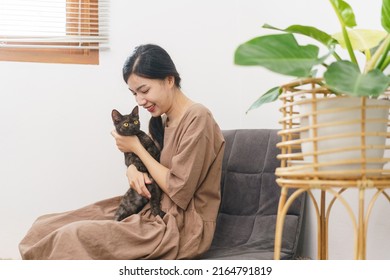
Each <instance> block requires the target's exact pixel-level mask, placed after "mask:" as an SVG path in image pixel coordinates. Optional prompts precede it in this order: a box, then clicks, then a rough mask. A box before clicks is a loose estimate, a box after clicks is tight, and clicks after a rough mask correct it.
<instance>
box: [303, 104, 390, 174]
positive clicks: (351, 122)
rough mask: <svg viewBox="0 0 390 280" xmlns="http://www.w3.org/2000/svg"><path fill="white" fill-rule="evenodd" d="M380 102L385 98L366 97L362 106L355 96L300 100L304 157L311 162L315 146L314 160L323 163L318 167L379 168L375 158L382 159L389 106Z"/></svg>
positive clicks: (326, 168) (344, 168) (323, 169)
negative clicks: (301, 101)
mask: <svg viewBox="0 0 390 280" xmlns="http://www.w3.org/2000/svg"><path fill="white" fill-rule="evenodd" d="M384 102H386V103H388V102H389V101H387V100H386V101H385V100H377V99H366V100H365V105H364V107H362V100H361V98H358V97H329V98H322V99H317V100H316V101H315V104H314V103H313V102H312V100H308V101H307V102H306V103H303V104H301V105H300V106H299V107H300V113H301V119H300V122H301V126H302V129H304V130H302V131H301V133H300V138H301V140H302V141H303V142H302V152H303V154H304V155H305V156H304V161H305V162H313V153H314V151H315V150H316V154H317V160H318V162H319V163H326V165H324V166H321V167H319V169H318V170H320V171H325V170H326V171H331V170H340V169H343V170H356V169H360V168H361V165H362V164H364V165H365V168H367V169H382V168H383V164H384V162H383V161H382V162H381V161H379V162H378V161H376V159H382V158H383V155H384V151H385V142H386V130H387V117H388V108H389V107H388V105H387V106H383V104H384ZM362 123H364V125H362ZM314 138H315V139H314ZM313 140H315V142H314V141H313ZM314 145H316V148H315V147H314ZM362 146H363V147H364V150H362ZM362 153H364V155H362ZM362 158H365V161H364V162H362Z"/></svg>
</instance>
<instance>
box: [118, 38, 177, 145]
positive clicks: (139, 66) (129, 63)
mask: <svg viewBox="0 0 390 280" xmlns="http://www.w3.org/2000/svg"><path fill="white" fill-rule="evenodd" d="M131 74H135V75H137V76H140V77H144V78H148V79H158V80H164V79H165V78H167V77H169V76H173V77H174V79H175V85H176V86H177V87H178V88H180V81H181V78H180V75H179V73H178V72H177V70H176V66H175V64H174V63H173V61H172V59H171V57H170V56H169V54H168V53H167V52H166V51H165V50H164V49H163V48H161V47H160V46H157V45H153V44H147V45H140V46H138V47H136V48H135V49H134V52H133V53H132V55H130V56H129V57H128V58H127V59H126V61H125V64H124V65H123V79H124V80H125V83H127V81H128V80H129V77H130V75H131ZM149 133H150V134H151V136H152V138H153V139H154V140H155V141H156V142H157V143H158V144H159V145H160V148H161V149H162V148H163V145H164V127H163V123H162V119H161V116H160V117H152V118H151V119H150V121H149Z"/></svg>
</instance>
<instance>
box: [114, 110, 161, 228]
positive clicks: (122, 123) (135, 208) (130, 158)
mask: <svg viewBox="0 0 390 280" xmlns="http://www.w3.org/2000/svg"><path fill="white" fill-rule="evenodd" d="M111 116H112V120H113V122H114V126H115V128H116V131H117V132H118V134H120V135H124V136H132V135H135V136H137V137H138V139H139V140H140V142H141V144H142V146H144V147H145V149H146V150H147V151H148V152H149V153H150V154H151V155H152V157H153V158H155V159H156V160H157V161H159V160H160V150H159V149H158V148H157V146H156V145H155V143H154V141H153V140H152V138H150V137H149V136H148V135H147V134H146V133H145V132H143V131H142V130H140V122H139V115H138V106H135V107H134V109H133V111H132V112H131V114H128V115H121V114H120V113H119V112H118V111H117V110H115V109H114V110H112V113H111ZM124 154H125V164H126V166H130V165H131V164H133V165H134V166H135V167H136V168H137V170H138V171H140V172H146V173H148V176H149V177H150V175H149V172H148V170H147V169H146V167H145V165H144V164H143V163H142V161H141V159H140V158H139V157H138V156H137V155H136V154H134V153H124ZM151 180H152V183H151V184H148V185H146V187H147V188H148V190H149V192H150V194H151V198H150V206H151V211H152V214H153V215H155V216H156V215H159V216H160V217H163V216H164V215H165V212H164V211H162V210H161V208H160V199H161V194H162V191H161V189H160V187H159V186H158V185H157V183H156V182H155V181H154V180H153V179H151ZM146 203H148V199H147V198H145V197H143V196H141V195H139V194H138V193H137V192H136V191H134V190H133V189H132V188H129V190H128V191H127V192H126V193H125V195H124V196H123V198H122V200H121V202H120V204H119V207H118V210H117V211H116V213H115V220H117V221H121V220H123V219H124V218H126V217H128V216H130V215H132V214H135V213H138V212H139V211H140V210H141V209H142V208H143V207H144V206H145V204H146Z"/></svg>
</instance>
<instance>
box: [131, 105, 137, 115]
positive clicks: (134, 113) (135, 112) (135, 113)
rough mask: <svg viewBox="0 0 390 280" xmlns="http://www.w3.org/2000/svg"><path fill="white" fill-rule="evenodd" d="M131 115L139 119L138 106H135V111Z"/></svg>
mask: <svg viewBox="0 0 390 280" xmlns="http://www.w3.org/2000/svg"><path fill="white" fill-rule="evenodd" d="M131 114H132V115H133V116H137V117H138V106H135V107H134V109H133V111H132V112H131Z"/></svg>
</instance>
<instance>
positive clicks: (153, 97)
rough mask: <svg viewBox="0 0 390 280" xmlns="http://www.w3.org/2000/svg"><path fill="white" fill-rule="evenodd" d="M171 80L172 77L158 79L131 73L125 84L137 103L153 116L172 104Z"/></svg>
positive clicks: (164, 110)
mask: <svg viewBox="0 0 390 280" xmlns="http://www.w3.org/2000/svg"><path fill="white" fill-rule="evenodd" d="M172 80H173V81H174V79H173V77H167V78H166V79H164V80H158V79H148V78H143V77H140V76H137V75H135V74H131V75H130V77H129V79H128V80H127V85H128V86H129V89H130V91H131V92H132V93H133V95H134V96H135V100H136V102H137V103H138V105H139V106H142V107H144V108H145V109H146V110H148V112H149V113H150V114H151V115H152V116H153V117H158V116H161V115H162V114H164V113H166V112H167V111H168V110H169V108H170V106H171V104H172V103H171V100H172V98H171V97H172V94H171V93H172V88H173V83H174V82H173V83H172Z"/></svg>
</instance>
